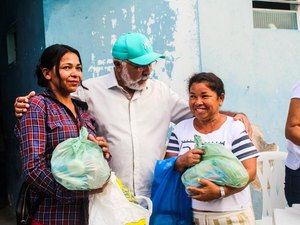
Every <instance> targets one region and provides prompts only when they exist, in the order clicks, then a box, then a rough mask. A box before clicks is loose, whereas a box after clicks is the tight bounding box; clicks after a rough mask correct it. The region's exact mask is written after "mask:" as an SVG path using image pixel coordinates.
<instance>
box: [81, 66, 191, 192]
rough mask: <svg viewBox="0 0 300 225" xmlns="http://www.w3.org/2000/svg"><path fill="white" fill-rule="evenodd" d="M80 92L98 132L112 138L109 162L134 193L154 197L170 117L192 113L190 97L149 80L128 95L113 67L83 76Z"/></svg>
mask: <svg viewBox="0 0 300 225" xmlns="http://www.w3.org/2000/svg"><path fill="white" fill-rule="evenodd" d="M83 85H84V86H85V87H87V88H88V90H85V89H83V88H82V87H80V88H78V90H77V93H76V95H77V97H79V99H80V100H82V101H85V102H87V104H88V107H89V112H90V113H91V115H92V116H93V117H94V118H95V119H96V123H97V125H98V127H97V128H96V130H97V135H99V136H104V137H105V138H106V139H107V140H108V143H109V148H110V152H111V154H112V159H111V161H110V165H111V167H112V170H113V171H114V172H115V173H116V175H117V176H118V177H119V178H120V179H121V180H122V182H123V183H124V185H125V186H126V187H128V188H129V189H130V190H131V191H133V192H134V194H137V195H145V196H150V191H151V183H152V180H153V172H154V167H155V163H156V160H158V159H162V158H163V157H164V154H165V142H166V135H167V132H168V128H169V126H170V122H173V123H177V122H179V121H181V120H183V119H186V118H190V117H191V116H192V115H191V113H190V110H189V107H188V104H187V101H185V100H183V99H182V98H180V97H179V96H178V95H177V94H176V93H175V92H174V91H172V90H171V89H170V88H169V87H168V86H167V85H166V84H164V83H162V82H161V81H159V80H154V79H153V80H152V79H149V80H148V81H147V85H146V87H145V88H144V90H143V91H136V92H135V93H134V95H133V97H132V98H131V99H130V98H128V97H127V96H128V95H127V93H126V91H125V90H124V89H123V88H122V87H120V86H118V83H117V80H116V77H115V74H114V72H112V73H110V74H108V75H105V76H100V77H97V78H91V79H88V80H85V81H83Z"/></svg>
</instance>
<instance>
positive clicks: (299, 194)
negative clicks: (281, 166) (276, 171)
mask: <svg viewBox="0 0 300 225" xmlns="http://www.w3.org/2000/svg"><path fill="white" fill-rule="evenodd" d="M284 193H285V198H286V200H287V202H288V205H289V206H290V207H291V206H292V204H294V203H298V204H299V203H300V168H299V169H297V170H292V169H290V168H288V167H285V187H284Z"/></svg>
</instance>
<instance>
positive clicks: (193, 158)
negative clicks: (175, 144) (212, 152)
mask: <svg viewBox="0 0 300 225" xmlns="http://www.w3.org/2000/svg"><path fill="white" fill-rule="evenodd" d="M203 154H204V151H203V150H201V149H197V148H195V149H191V150H189V151H187V152H186V153H184V154H183V155H181V156H179V157H178V159H177V160H176V163H175V170H176V171H179V172H184V171H185V170H186V169H187V168H190V167H192V166H194V165H196V164H198V163H199V162H200V161H201V155H203Z"/></svg>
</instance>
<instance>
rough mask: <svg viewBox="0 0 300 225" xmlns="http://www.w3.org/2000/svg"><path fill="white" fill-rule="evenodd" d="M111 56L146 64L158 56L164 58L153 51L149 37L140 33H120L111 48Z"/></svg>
mask: <svg viewBox="0 0 300 225" xmlns="http://www.w3.org/2000/svg"><path fill="white" fill-rule="evenodd" d="M112 56H113V57H114V58H115V59H121V60H128V61H130V62H133V63H135V64H138V65H148V64H150V63H152V62H154V61H155V60H156V59H158V58H165V56H164V55H161V54H158V53H156V52H154V51H153V48H152V44H151V42H150V41H149V39H148V38H147V37H145V36H144V35H143V34H140V33H126V34H123V35H121V36H120V37H119V38H118V39H117V41H116V42H115V44H114V46H113V48H112Z"/></svg>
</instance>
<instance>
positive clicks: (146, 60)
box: [127, 52, 165, 65]
mask: <svg viewBox="0 0 300 225" xmlns="http://www.w3.org/2000/svg"><path fill="white" fill-rule="evenodd" d="M158 58H165V56H164V55H161V54H158V53H155V52H152V53H149V54H147V55H143V56H140V57H137V58H134V59H127V60H128V61H130V62H133V63H135V64H137V65H148V64H150V63H152V62H154V61H155V60H157V59H158Z"/></svg>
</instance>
